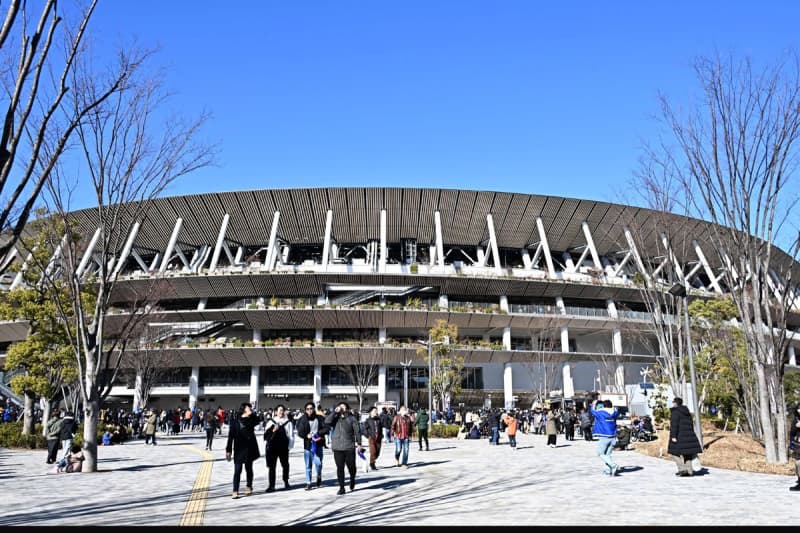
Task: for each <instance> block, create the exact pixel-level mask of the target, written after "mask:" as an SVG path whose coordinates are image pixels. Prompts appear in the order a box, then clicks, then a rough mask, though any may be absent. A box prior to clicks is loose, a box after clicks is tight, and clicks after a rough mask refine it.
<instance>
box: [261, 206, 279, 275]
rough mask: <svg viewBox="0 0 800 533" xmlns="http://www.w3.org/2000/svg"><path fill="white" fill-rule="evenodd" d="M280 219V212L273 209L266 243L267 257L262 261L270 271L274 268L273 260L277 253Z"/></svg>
mask: <svg viewBox="0 0 800 533" xmlns="http://www.w3.org/2000/svg"><path fill="white" fill-rule="evenodd" d="M280 219H281V212H280V211H275V214H274V215H272V228H271V229H270V230H269V245H267V257H266V259H265V261H264V266H265V267H266V270H267V272H271V271H272V270H273V269H274V268H275V260H276V258H277V257H278V255H277V246H278V223H279V222H280Z"/></svg>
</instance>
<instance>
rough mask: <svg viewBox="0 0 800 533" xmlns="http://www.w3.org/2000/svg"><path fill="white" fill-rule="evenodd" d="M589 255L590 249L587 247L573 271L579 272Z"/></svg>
mask: <svg viewBox="0 0 800 533" xmlns="http://www.w3.org/2000/svg"><path fill="white" fill-rule="evenodd" d="M587 255H589V247H588V246H585V247H584V248H583V252H582V253H581V256H580V257H579V258H578V261H577V262H576V263H575V266H574V268H573V271H577V270H579V269H580V268H581V267H582V266H583V262H584V261H586V256H587Z"/></svg>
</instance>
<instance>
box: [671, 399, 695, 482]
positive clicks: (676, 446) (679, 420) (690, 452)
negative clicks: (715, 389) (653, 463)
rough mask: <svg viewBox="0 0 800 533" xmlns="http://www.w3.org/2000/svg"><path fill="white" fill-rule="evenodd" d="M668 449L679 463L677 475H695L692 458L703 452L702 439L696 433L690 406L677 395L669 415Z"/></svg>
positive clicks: (676, 462)
mask: <svg viewBox="0 0 800 533" xmlns="http://www.w3.org/2000/svg"><path fill="white" fill-rule="evenodd" d="M667 451H668V452H669V453H670V455H672V456H673V458H674V459H675V464H677V465H678V472H676V473H675V475H676V476H681V477H688V476H692V475H694V470H693V469H692V460H693V459H694V458H695V456H696V455H697V454H698V453H702V452H703V448H702V447H701V446H700V441H698V440H697V435H695V433H694V424H693V422H692V414H691V413H690V412H689V408H688V407H686V406H685V405H683V399H681V398H678V397H677V396H676V397H675V399H674V400H672V408H671V409H670V417H669V446H668V447H667Z"/></svg>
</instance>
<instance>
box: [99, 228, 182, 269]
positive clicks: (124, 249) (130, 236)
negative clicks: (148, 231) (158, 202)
mask: <svg viewBox="0 0 800 533" xmlns="http://www.w3.org/2000/svg"><path fill="white" fill-rule="evenodd" d="M178 220H180V219H178ZM138 234H139V223H138V222H136V223H134V225H133V227H131V232H130V233H129V234H128V239H127V240H126V241H125V246H123V247H122V253H121V254H119V259H118V260H117V266H116V267H114V271H113V272H112V274H111V277H112V278H115V277H117V276H118V275H119V273H120V272H121V271H122V267H123V266H125V261H127V260H128V255H129V254H130V253H131V248H133V242H134V241H135V240H136V236H137V235H138Z"/></svg>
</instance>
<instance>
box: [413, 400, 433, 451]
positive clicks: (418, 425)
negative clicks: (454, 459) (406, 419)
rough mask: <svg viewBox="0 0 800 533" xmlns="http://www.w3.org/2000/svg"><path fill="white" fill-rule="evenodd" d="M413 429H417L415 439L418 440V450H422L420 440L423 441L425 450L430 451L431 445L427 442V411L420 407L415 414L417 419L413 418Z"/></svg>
mask: <svg viewBox="0 0 800 533" xmlns="http://www.w3.org/2000/svg"><path fill="white" fill-rule="evenodd" d="M414 429H416V430H417V439H418V440H419V451H422V441H423V440H424V441H425V451H426V452H429V451H431V446H430V444H429V443H428V413H426V412H425V408H424V407H422V408H421V409H420V410H419V414H417V419H416V420H414Z"/></svg>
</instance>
